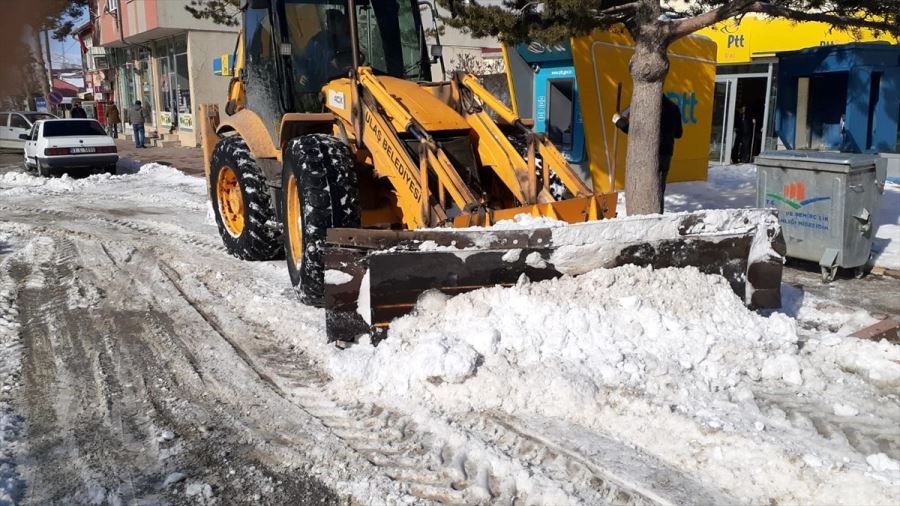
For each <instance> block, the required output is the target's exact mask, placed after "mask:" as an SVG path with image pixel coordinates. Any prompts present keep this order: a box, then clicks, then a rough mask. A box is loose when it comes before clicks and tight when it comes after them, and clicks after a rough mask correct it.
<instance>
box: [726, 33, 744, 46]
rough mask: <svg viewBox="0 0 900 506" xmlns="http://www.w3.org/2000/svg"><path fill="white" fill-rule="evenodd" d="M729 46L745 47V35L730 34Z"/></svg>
mask: <svg viewBox="0 0 900 506" xmlns="http://www.w3.org/2000/svg"><path fill="white" fill-rule="evenodd" d="M728 47H744V36H743V35H729V36H728Z"/></svg>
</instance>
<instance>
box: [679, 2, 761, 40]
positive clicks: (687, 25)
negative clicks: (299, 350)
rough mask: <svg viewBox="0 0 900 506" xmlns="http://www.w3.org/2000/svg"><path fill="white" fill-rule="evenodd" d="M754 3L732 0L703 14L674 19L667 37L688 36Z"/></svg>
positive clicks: (744, 9) (743, 10) (732, 15)
mask: <svg viewBox="0 0 900 506" xmlns="http://www.w3.org/2000/svg"><path fill="white" fill-rule="evenodd" d="M754 3H758V2H756V0H734V1H732V2H728V3H727V4H723V5H721V6H719V7H717V8H715V9H713V10H711V11H706V12H704V13H703V14H698V15H696V16H693V17H690V18H687V19H682V20H680V21H675V22H673V23H672V24H673V27H672V30H671V31H670V32H669V37H670V39H671V40H675V39H680V38H681V37H685V36H688V35H690V34H692V33H694V32H696V31H697V30H702V29H704V28H706V27H707V26H712V25H714V24H716V23H718V22H719V21H724V20H726V19H728V18H731V17H734V16H735V15H737V14H740V13H741V12H747V10H746V9H747V8H748V7H749V6H751V5H752V4H754Z"/></svg>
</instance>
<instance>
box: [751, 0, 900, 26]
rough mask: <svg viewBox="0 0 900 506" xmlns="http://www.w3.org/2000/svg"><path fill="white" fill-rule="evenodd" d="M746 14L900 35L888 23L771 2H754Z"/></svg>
mask: <svg viewBox="0 0 900 506" xmlns="http://www.w3.org/2000/svg"><path fill="white" fill-rule="evenodd" d="M745 12H758V13H761V14H767V15H769V16H777V17H782V18H788V19H794V20H797V21H819V22H822V23H828V24H830V25H833V26H838V27H846V28H870V29H872V30H877V31H884V32H888V33H893V34H900V27H898V26H897V25H896V24H894V23H889V22H886V21H872V20H870V19H866V18H862V17H853V16H840V15H836V14H828V13H825V12H803V11H798V10H794V9H788V8H787V7H782V6H780V5H774V4H771V3H769V2H760V1H756V2H753V3H752V4H751V5H750V6H749V7H748V8H747V9H746V11H745Z"/></svg>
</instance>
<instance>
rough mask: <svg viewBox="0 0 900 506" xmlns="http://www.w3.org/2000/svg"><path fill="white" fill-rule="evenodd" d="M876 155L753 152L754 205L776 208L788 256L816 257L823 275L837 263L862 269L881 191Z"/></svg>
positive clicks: (881, 165)
mask: <svg viewBox="0 0 900 506" xmlns="http://www.w3.org/2000/svg"><path fill="white" fill-rule="evenodd" d="M885 162H886V160H884V159H880V158H879V157H878V156H877V155H866V154H852V153H825V152H817V151H766V152H764V153H762V154H760V155H759V156H758V157H757V158H756V165H757V176H756V177H757V186H756V205H757V206H759V207H774V208H776V209H778V217H779V220H780V221H781V227H782V230H783V231H784V239H785V242H786V243H787V256H789V257H793V258H800V259H804V260H811V261H814V262H819V266H820V267H821V268H822V280H823V281H825V282H829V281H832V280H834V277H835V275H836V274H837V271H838V268H855V269H856V274H857V275H862V274H863V273H865V268H866V264H867V263H868V261H869V254H870V252H871V249H872V238H873V237H874V235H875V230H873V228H874V219H875V214H876V213H877V212H878V204H879V200H880V198H881V194H882V193H883V192H884V179H885V167H886V163H885Z"/></svg>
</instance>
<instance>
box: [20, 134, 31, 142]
mask: <svg viewBox="0 0 900 506" xmlns="http://www.w3.org/2000/svg"><path fill="white" fill-rule="evenodd" d="M19 138H20V139H22V140H23V141H27V140H31V136H30V135H28V134H19Z"/></svg>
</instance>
